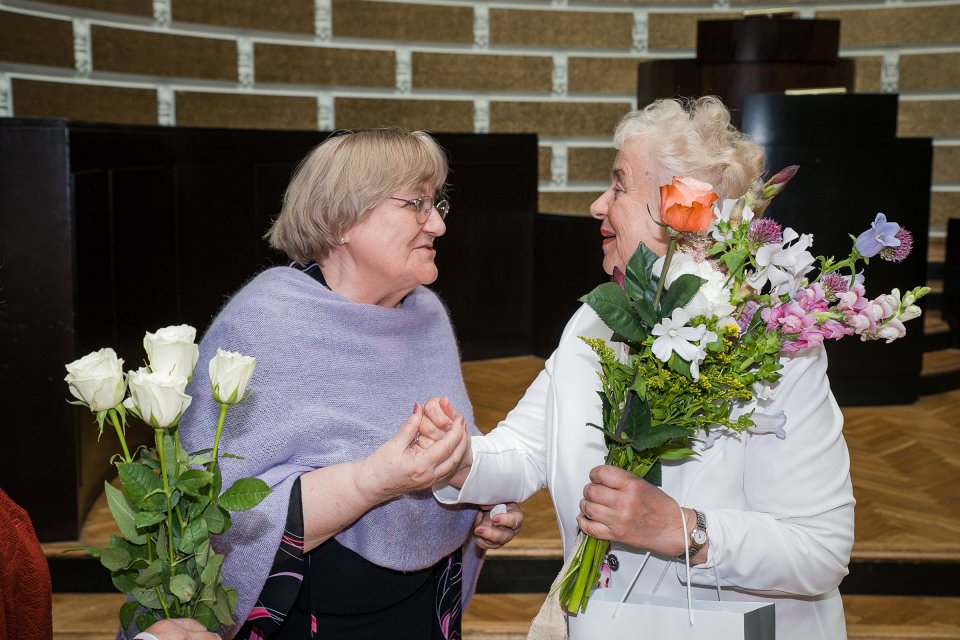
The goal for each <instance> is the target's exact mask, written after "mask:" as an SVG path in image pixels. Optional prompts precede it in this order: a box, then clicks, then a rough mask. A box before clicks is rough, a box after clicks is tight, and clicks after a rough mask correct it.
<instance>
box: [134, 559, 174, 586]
mask: <svg viewBox="0 0 960 640" xmlns="http://www.w3.org/2000/svg"><path fill="white" fill-rule="evenodd" d="M166 564H167V561H166V560H164V559H163V558H157V559H156V560H154V561H153V562H151V563H150V566H149V567H147V568H146V569H144V570H143V571H141V572H140V576H139V577H138V578H137V579H136V580H135V582H136V583H137V586H138V587H140V588H141V589H153V588H154V587H155V586H157V585H158V584H160V583H161V582H163V573H164V569H167V571H168V572H169V569H168V568H167V566H166Z"/></svg>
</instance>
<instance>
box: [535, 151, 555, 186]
mask: <svg viewBox="0 0 960 640" xmlns="http://www.w3.org/2000/svg"><path fill="white" fill-rule="evenodd" d="M552 162H553V149H551V148H550V147H538V148H537V179H538V180H540V182H550V178H552V177H553V172H552V171H551V164H552Z"/></svg>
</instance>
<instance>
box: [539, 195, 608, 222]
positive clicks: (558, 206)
mask: <svg viewBox="0 0 960 640" xmlns="http://www.w3.org/2000/svg"><path fill="white" fill-rule="evenodd" d="M598 197H600V192H598V191H541V192H540V194H539V196H538V198H537V210H538V211H539V212H540V213H563V214H566V215H571V216H585V217H586V216H589V215H590V205H591V204H592V203H593V201H594V200H596V199H597V198H598Z"/></svg>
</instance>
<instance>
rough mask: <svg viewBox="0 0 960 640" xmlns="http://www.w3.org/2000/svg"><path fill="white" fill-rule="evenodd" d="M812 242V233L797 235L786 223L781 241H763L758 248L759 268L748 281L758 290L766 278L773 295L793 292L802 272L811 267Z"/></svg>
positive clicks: (801, 277)
mask: <svg viewBox="0 0 960 640" xmlns="http://www.w3.org/2000/svg"><path fill="white" fill-rule="evenodd" d="M794 240H796V242H794ZM791 243H793V244H791ZM812 244H813V236H812V235H811V234H809V233H805V234H803V235H800V234H798V233H797V232H796V231H794V230H793V229H791V228H790V227H787V228H786V229H784V230H783V242H780V243H776V242H774V243H770V244H765V245H763V246H762V247H760V248H759V249H758V250H757V255H756V256H755V259H756V262H757V267H758V268H757V270H756V271H755V272H754V273H753V274H751V275H750V277H748V278H747V284H748V285H749V286H750V287H752V288H753V289H754V290H756V291H760V290H761V289H762V288H763V287H764V285H766V284H767V282H768V281H769V282H770V293H772V294H773V295H778V296H779V295H782V294H784V293H787V294H792V293H795V292H796V291H797V289H798V288H799V286H800V282H801V281H802V280H803V276H805V275H806V274H807V273H809V272H810V271H811V270H812V269H813V263H814V257H813V255H812V254H811V253H810V252H809V251H807V248H808V247H809V246H810V245H812ZM788 245H789V246H788Z"/></svg>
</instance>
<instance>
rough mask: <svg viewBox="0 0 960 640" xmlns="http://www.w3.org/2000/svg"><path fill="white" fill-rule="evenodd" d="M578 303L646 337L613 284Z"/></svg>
mask: <svg viewBox="0 0 960 640" xmlns="http://www.w3.org/2000/svg"><path fill="white" fill-rule="evenodd" d="M580 301H581V302H584V303H586V304H588V305H589V306H590V308H592V309H593V310H594V311H596V312H597V315H598V316H600V319H601V320H603V322H604V324H606V325H607V326H608V327H610V328H611V329H613V330H614V331H615V332H617V333H619V334H620V335H621V336H624V337H625V338H627V339H628V340H635V341H637V342H640V341H642V340H643V339H644V338H645V337H646V335H647V334H646V331H644V329H643V326H642V325H641V324H640V322H639V320H638V318H637V316H636V315H635V312H634V310H633V307H632V306H631V305H630V301H629V300H628V299H627V294H625V293H624V292H623V289H621V288H620V287H619V286H617V285H616V284H615V283H613V282H604V283H603V284H601V285H600V286H598V287H597V288H595V289H594V290H593V291H591V292H590V293H588V294H587V295H585V296H583V297H581V298H580ZM231 511H233V509H231Z"/></svg>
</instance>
